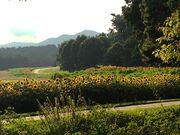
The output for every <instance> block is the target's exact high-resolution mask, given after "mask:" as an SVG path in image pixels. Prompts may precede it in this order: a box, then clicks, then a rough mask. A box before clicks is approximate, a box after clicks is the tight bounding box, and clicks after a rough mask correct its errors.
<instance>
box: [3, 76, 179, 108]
mask: <svg viewBox="0 0 180 135" xmlns="http://www.w3.org/2000/svg"><path fill="white" fill-rule="evenodd" d="M62 94H70V95H71V96H74V97H76V96H77V95H78V94H81V95H82V96H84V97H85V98H86V99H88V100H90V101H94V102H97V103H117V102H124V101H126V102H127V101H137V100H152V99H160V98H161V99H162V98H180V75H179V74H157V75H152V76H143V77H142V76H141V77H130V76H129V77H128V76H121V75H117V74H114V75H108V74H107V75H94V74H89V75H88V76H87V75H85V76H83V75H79V76H69V77H59V78H55V79H48V80H34V79H23V80H19V81H17V82H1V81H0V110H3V109H5V108H7V107H8V106H12V107H14V108H15V110H16V111H17V112H29V111H35V110H38V104H37V99H38V100H40V101H41V102H43V101H45V99H46V98H47V97H49V98H50V99H53V98H54V97H56V96H59V95H62Z"/></svg>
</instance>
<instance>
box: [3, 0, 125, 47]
mask: <svg viewBox="0 0 180 135" xmlns="http://www.w3.org/2000/svg"><path fill="white" fill-rule="evenodd" d="M124 4H125V2H124V0H27V2H19V0H0V44H4V43H9V42H17V41H18V42H40V41H42V40H44V39H46V38H50V37H57V36H60V35H61V34H75V33H78V32H80V31H82V30H85V29H88V30H94V31H97V32H108V29H109V28H110V27H111V19H112V16H111V15H110V14H111V13H116V14H120V13H121V7H122V6H123V5H124Z"/></svg>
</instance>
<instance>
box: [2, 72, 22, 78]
mask: <svg viewBox="0 0 180 135" xmlns="http://www.w3.org/2000/svg"><path fill="white" fill-rule="evenodd" d="M18 79H22V78H20V77H15V76H13V75H11V74H10V73H9V71H7V70H2V71H0V80H18Z"/></svg>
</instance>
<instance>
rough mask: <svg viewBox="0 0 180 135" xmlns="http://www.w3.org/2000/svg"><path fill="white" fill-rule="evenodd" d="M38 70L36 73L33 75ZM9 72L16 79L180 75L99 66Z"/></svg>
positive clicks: (176, 70) (168, 71)
mask: <svg viewBox="0 0 180 135" xmlns="http://www.w3.org/2000/svg"><path fill="white" fill-rule="evenodd" d="M35 70H39V72H38V73H34V71H35ZM9 72H10V73H11V74H12V75H14V76H17V77H25V78H46V79H50V78H55V77H58V76H80V75H84V76H86V75H120V76H128V77H144V76H152V75H162V74H177V75H178V74H180V68H178V67H164V68H162V67H161V68H158V67H157V68H156V67H116V66H99V67H97V68H89V69H86V70H80V71H75V72H68V71H63V70H60V68H59V67H44V68H14V69H9Z"/></svg>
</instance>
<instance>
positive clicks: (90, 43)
mask: <svg viewBox="0 0 180 135" xmlns="http://www.w3.org/2000/svg"><path fill="white" fill-rule="evenodd" d="M125 1H126V5H125V6H123V7H122V15H119V14H118V15H116V14H112V17H113V19H112V28H110V30H109V33H108V34H103V33H102V34H100V35H98V36H96V37H85V36H79V37H77V38H76V39H75V40H70V41H66V42H64V43H63V44H62V45H60V46H59V52H58V58H57V60H58V61H59V64H60V66H61V68H63V69H66V70H70V71H73V70H80V69H85V68H88V67H92V66H97V65H119V66H142V65H145V66H146V65H147V66H149V65H150V66H180V40H179V39H180V2H179V1H177V0H125Z"/></svg>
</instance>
